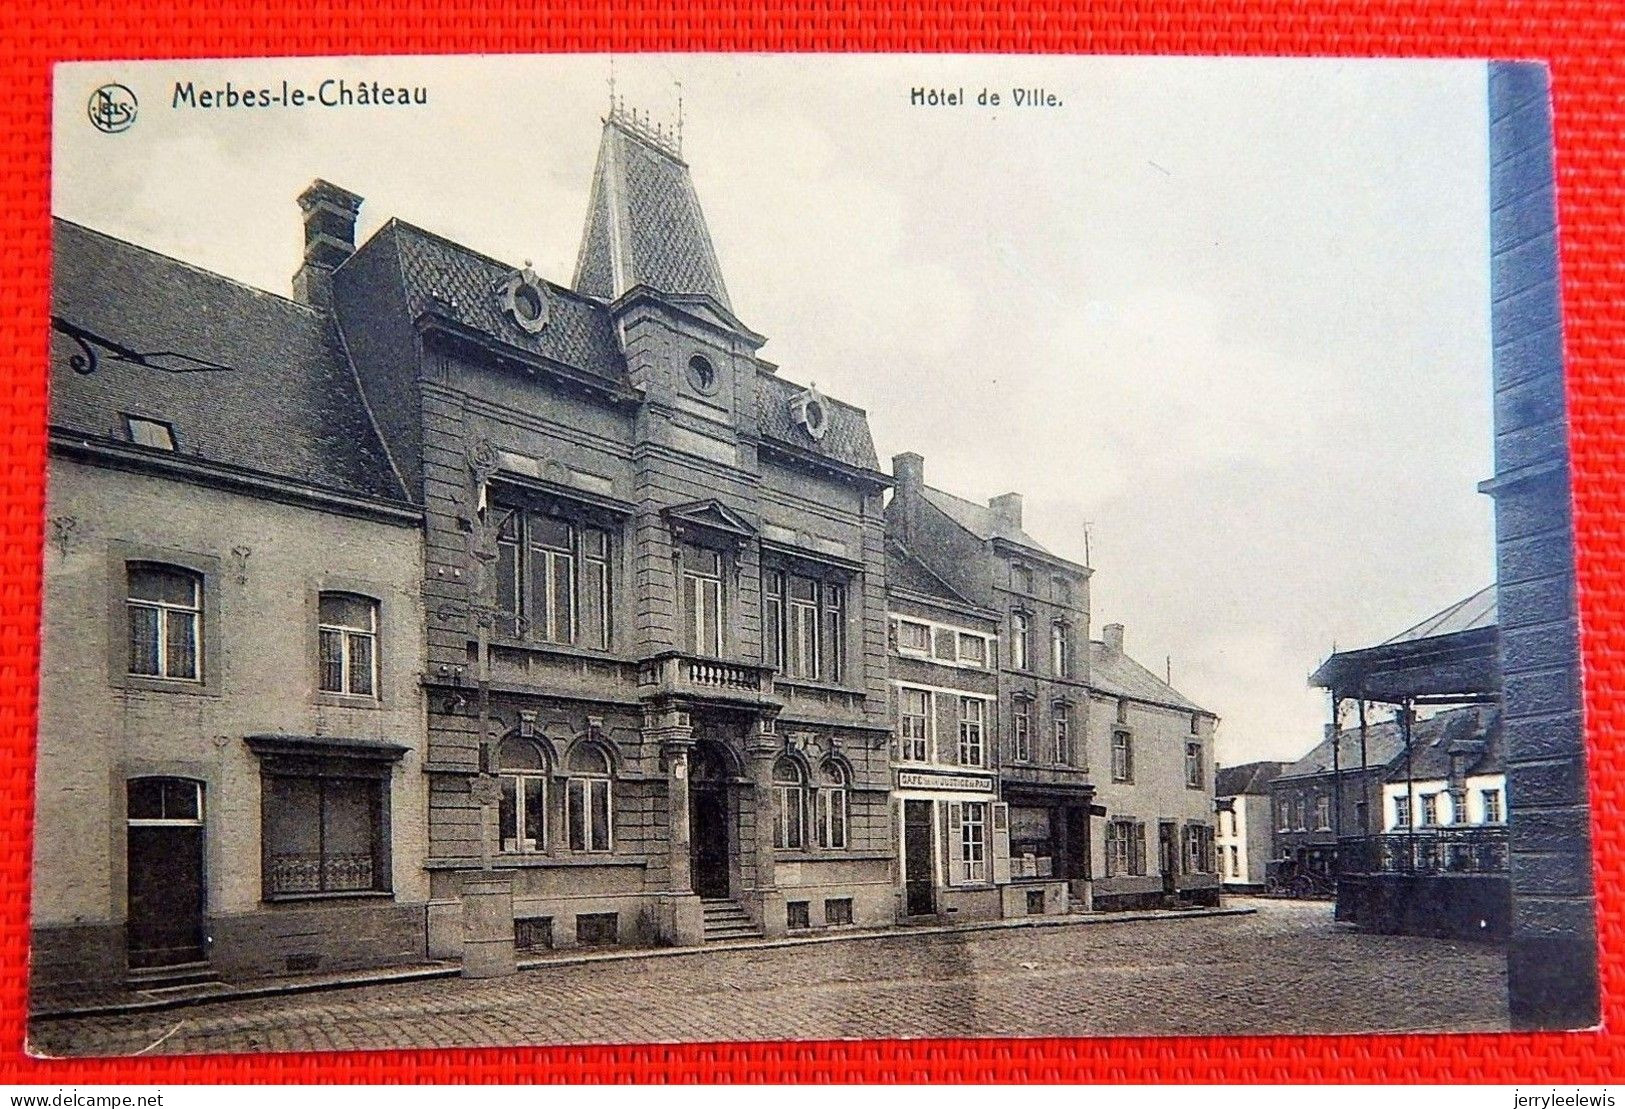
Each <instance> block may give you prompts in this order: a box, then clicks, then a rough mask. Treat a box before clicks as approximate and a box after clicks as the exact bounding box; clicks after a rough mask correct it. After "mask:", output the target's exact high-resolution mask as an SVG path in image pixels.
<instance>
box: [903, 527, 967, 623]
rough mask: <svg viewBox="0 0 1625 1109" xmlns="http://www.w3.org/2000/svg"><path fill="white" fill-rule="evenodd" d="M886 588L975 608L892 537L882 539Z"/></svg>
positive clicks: (948, 603) (949, 604)
mask: <svg viewBox="0 0 1625 1109" xmlns="http://www.w3.org/2000/svg"><path fill="white" fill-rule="evenodd" d="M886 588H887V589H888V590H890V589H898V590H903V591H906V592H909V593H915V594H918V595H920V596H922V597H930V598H932V599H933V600H937V601H940V602H941V603H942V604H944V605H948V606H951V607H954V608H977V607H978V606H977V605H976V604H975V602H973V601H970V600H967V599H966V598H965V597H963V596H961V595H960V594H959V593H958V592H957V591H956V590H955V589H954V587H953V586H951V585H949V584H948V583H947V582H945V581H943V580H942V579H941V578H939V577H938V576H937V575H936V574H934V573H932V572H931V568H930V567H928V566H926V564H925V563H923V562H921V561H920V560H919V559H918V558H916V557H915V556H914V554H913V553H912V552H910V551H909V550H908V549H907V548H906V547H904V546H903V545H902V544H901V543H898V542H897V541H896V540H894V539H888V540H887V541H886Z"/></svg>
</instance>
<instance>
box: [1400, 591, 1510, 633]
mask: <svg viewBox="0 0 1625 1109" xmlns="http://www.w3.org/2000/svg"><path fill="white" fill-rule="evenodd" d="M1495 596H1496V594H1495V585H1494V584H1493V583H1492V584H1490V585H1486V586H1485V587H1484V588H1483V589H1480V590H1479V591H1478V592H1477V593H1474V594H1473V595H1472V596H1471V597H1468V598H1467V599H1466V600H1464V601H1457V602H1456V603H1455V604H1453V605H1451V606H1450V607H1449V608H1447V609H1445V610H1444V611H1443V612H1436V613H1434V614H1433V615H1432V616H1429V617H1428V618H1427V619H1426V620H1423V621H1422V622H1421V623H1419V624H1417V625H1416V626H1414V627H1410V628H1406V629H1405V630H1404V631H1402V632H1400V633H1399V634H1398V635H1396V636H1394V637H1393V638H1392V639H1388V640H1384V641H1383V643H1382V646H1384V647H1386V646H1388V645H1390V644H1394V643H1410V642H1412V641H1414V640H1418V639H1432V638H1433V637H1434V636H1440V635H1451V634H1453V633H1455V632H1465V631H1472V630H1473V629H1474V628H1491V627H1494V626H1495V623H1496V618H1497V617H1496V600H1495Z"/></svg>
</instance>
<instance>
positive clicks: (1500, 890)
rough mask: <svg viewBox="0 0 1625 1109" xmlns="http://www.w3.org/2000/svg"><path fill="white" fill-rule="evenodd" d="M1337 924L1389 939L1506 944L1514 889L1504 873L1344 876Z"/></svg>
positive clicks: (1338, 892)
mask: <svg viewBox="0 0 1625 1109" xmlns="http://www.w3.org/2000/svg"><path fill="white" fill-rule="evenodd" d="M1337 919H1338V920H1340V921H1343V922H1344V923H1348V924H1354V925H1357V926H1359V927H1360V928H1363V929H1365V930H1366V931H1370V932H1381V933H1384V934H1389V935H1405V936H1448V937H1452V938H1455V939H1483V940H1492V941H1494V942H1497V943H1504V942H1505V941H1506V939H1507V936H1508V934H1509V932H1510V926H1511V919H1512V887H1511V883H1510V882H1509V881H1508V879H1507V876H1506V875H1505V874H1344V875H1341V876H1339V877H1338V879H1337Z"/></svg>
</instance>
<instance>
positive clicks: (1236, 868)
mask: <svg viewBox="0 0 1625 1109" xmlns="http://www.w3.org/2000/svg"><path fill="white" fill-rule="evenodd" d="M1230 877H1232V878H1240V877H1241V848H1239V847H1232V848H1230Z"/></svg>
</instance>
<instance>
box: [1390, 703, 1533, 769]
mask: <svg viewBox="0 0 1625 1109" xmlns="http://www.w3.org/2000/svg"><path fill="white" fill-rule="evenodd" d="M1448 715H1450V716H1451V719H1450V720H1449V721H1447V722H1445V726H1444V727H1439V728H1430V729H1428V730H1427V732H1426V733H1425V734H1422V732H1421V728H1420V727H1418V728H1415V729H1413V732H1414V733H1416V734H1413V735H1412V737H1411V759H1410V763H1409V765H1407V764H1406V762H1405V759H1404V757H1403V756H1402V757H1400V758H1399V759H1397V760H1396V761H1395V763H1394V765H1393V767H1392V769H1390V770H1389V771H1388V780H1389V781H1402V780H1404V779H1405V778H1406V777H1407V776H1408V777H1410V778H1412V779H1416V780H1419V781H1425V780H1428V779H1432V778H1448V777H1450V759H1451V753H1452V752H1460V753H1462V754H1464V755H1466V766H1465V773H1467V774H1499V773H1501V771H1503V770H1504V769H1505V756H1506V751H1505V746H1504V743H1503V740H1502V732H1501V721H1500V717H1499V715H1498V714H1497V713H1496V712H1495V711H1494V710H1493V709H1488V708H1486V709H1480V710H1478V711H1477V712H1472V711H1461V712H1457V713H1451V714H1448ZM1434 719H1437V717H1435V718H1434ZM1424 723H1427V721H1424Z"/></svg>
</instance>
